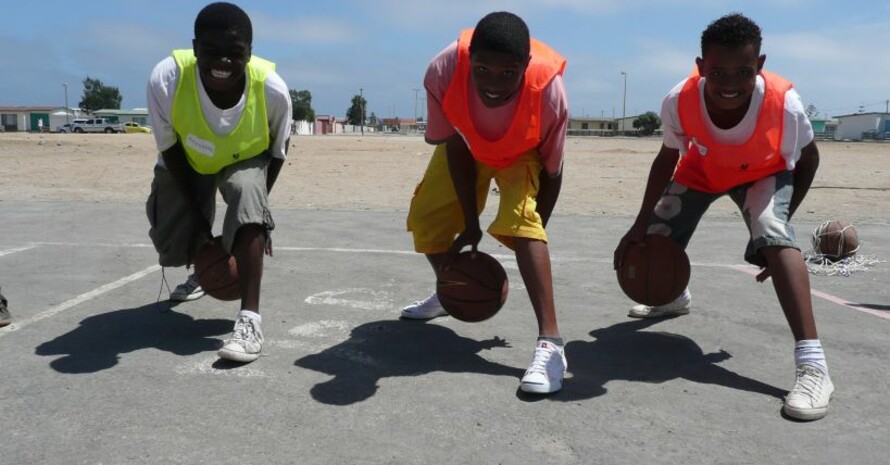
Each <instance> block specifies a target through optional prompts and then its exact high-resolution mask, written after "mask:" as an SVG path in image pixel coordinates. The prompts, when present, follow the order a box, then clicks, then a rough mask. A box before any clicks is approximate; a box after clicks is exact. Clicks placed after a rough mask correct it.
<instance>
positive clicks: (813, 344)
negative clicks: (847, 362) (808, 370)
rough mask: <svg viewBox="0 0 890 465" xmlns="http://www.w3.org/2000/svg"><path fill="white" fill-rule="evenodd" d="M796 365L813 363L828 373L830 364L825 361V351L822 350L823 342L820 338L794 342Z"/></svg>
mask: <svg viewBox="0 0 890 465" xmlns="http://www.w3.org/2000/svg"><path fill="white" fill-rule="evenodd" d="M794 365H795V366H801V365H811V366H814V367H816V368H818V369H819V370H820V371H822V373H825V374H826V375H827V374H828V364H827V363H826V362H825V352H823V351H822V343H821V342H820V341H819V340H818V339H804V340H802V341H797V342H796V343H795V344H794Z"/></svg>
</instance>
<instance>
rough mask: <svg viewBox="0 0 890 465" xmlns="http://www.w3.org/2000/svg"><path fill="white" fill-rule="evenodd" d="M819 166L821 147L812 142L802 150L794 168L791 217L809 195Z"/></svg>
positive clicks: (789, 213)
mask: <svg viewBox="0 0 890 465" xmlns="http://www.w3.org/2000/svg"><path fill="white" fill-rule="evenodd" d="M818 168H819V149H817V148H816V143H815V142H810V144H809V145H807V146H806V147H804V148H803V150H801V151H800V160H798V161H797V166H796V167H795V168H794V192H793V193H792V194H791V202H790V204H789V206H788V218H789V219H791V217H793V216H794V212H796V211H797V208H798V207H799V206H800V204H801V203H803V199H804V198H805V197H806V196H807V192H809V190H810V186H811V185H812V184H813V179H815V177H816V170H817V169H818Z"/></svg>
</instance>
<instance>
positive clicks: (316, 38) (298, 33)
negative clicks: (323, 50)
mask: <svg viewBox="0 0 890 465" xmlns="http://www.w3.org/2000/svg"><path fill="white" fill-rule="evenodd" d="M251 22H252V23H253V33H254V42H255V43H256V42H263V41H266V42H270V43H283V44H293V45H300V46H309V45H317V44H327V45H341V44H350V43H356V42H360V41H361V40H364V39H365V38H366V37H367V34H366V32H365V31H364V30H363V29H359V28H357V27H356V26H354V25H353V24H352V23H350V22H347V21H342V20H336V19H331V18H325V17H306V16H300V17H296V18H278V17H272V16H268V15H263V14H254V15H253V16H252V17H251Z"/></svg>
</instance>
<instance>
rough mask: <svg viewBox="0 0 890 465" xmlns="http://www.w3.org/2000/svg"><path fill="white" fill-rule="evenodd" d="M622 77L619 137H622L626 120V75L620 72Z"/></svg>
mask: <svg viewBox="0 0 890 465" xmlns="http://www.w3.org/2000/svg"><path fill="white" fill-rule="evenodd" d="M621 75H622V76H624V97H623V100H622V101H621V135H622V136H623V135H624V120H625V118H627V73H625V72H624V71H622V72H621Z"/></svg>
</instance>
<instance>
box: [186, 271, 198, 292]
mask: <svg viewBox="0 0 890 465" xmlns="http://www.w3.org/2000/svg"><path fill="white" fill-rule="evenodd" d="M185 285H186V286H188V290H189V292H191V291H194V290H195V289H196V288H197V287H198V286H200V285H201V284H199V283H198V276H196V275H190V276H189V277H188V279H187V280H186V281H185Z"/></svg>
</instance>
